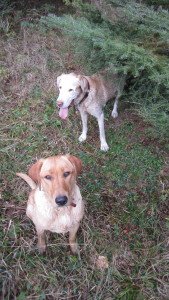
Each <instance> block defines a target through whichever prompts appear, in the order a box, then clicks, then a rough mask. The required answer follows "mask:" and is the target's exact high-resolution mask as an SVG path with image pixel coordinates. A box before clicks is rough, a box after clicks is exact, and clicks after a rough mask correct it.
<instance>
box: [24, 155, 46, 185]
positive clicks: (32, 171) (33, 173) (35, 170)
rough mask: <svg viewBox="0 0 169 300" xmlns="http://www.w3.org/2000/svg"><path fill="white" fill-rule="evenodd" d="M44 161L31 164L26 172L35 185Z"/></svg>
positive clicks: (38, 180)
mask: <svg viewBox="0 0 169 300" xmlns="http://www.w3.org/2000/svg"><path fill="white" fill-rule="evenodd" d="M43 162H44V159H40V160H38V161H37V162H36V163H35V164H33V165H32V166H31V167H30V168H29V171H28V175H29V176H30V177H31V178H32V179H33V181H35V182H36V183H39V182H40V175H39V174H40V170H41V167H42V165H43Z"/></svg>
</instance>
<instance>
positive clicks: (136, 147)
mask: <svg viewBox="0 0 169 300" xmlns="http://www.w3.org/2000/svg"><path fill="white" fill-rule="evenodd" d="M4 26H5V25H4ZM0 62H1V64H0V74H1V79H0V83H1V92H2V95H1V103H2V105H1V120H2V125H1V152H0V153H1V161H2V166H1V177H2V184H1V190H0V191H1V203H2V205H1V206H2V209H1V228H2V230H1V248H2V254H1V255H2V257H1V258H2V260H1V297H2V299H18V300H21V299H101V300H102V299H107V300H108V299H109V300H110V299H124V300H125V299H126V300H127V299H129V300H130V299H131V300H132V299H133V300H135V299H168V294H169V286H168V274H169V269H168V265H167V263H168V258H169V257H168V252H167V246H168V238H167V230H168V225H169V210H168V205H167V200H168V195H169V193H168V189H169V184H168V177H169V168H168V162H169V153H168V145H167V144H166V142H165V141H164V140H159V139H157V138H156V136H155V134H154V131H153V127H152V126H151V124H150V123H148V122H145V121H144V120H143V119H142V118H141V117H139V116H138V115H137V113H136V111H135V109H134V107H133V106H132V105H130V106H129V105H128V104H126V102H125V97H124V96H122V99H121V104H120V108H119V117H118V118H117V119H116V120H113V119H112V118H111V108H112V102H111V101H110V102H109V103H108V105H107V106H106V108H105V128H106V135H107V141H108V144H109V146H110V150H109V151H108V152H107V153H103V152H101V151H100V150H99V146H100V145H99V144H100V142H99V136H98V127H97V123H96V121H95V119H93V118H92V117H91V118H90V122H89V133H88V138H87V141H86V142H85V143H83V144H79V142H78V136H79V135H80V133H81V120H80V116H79V114H78V112H76V111H75V110H74V109H73V108H71V110H70V113H69V118H68V120H67V121H62V120H60V119H59V116H58V110H57V108H56V98H57V94H58V91H57V88H56V77H57V75H59V74H60V73H62V72H63V71H65V70H66V71H69V70H70V69H75V70H77V71H78V72H79V71H80V72H85V68H84V67H82V66H81V65H80V64H79V63H77V62H75V59H74V56H73V53H72V52H71V49H70V48H69V40H68V38H65V37H64V38H63V37H62V36H61V35H60V33H57V32H56V31H51V32H48V33H46V32H43V31H41V30H38V29H37V28H36V30H35V28H34V27H31V26H26V25H25V24H24V25H23V26H21V27H20V26H19V27H18V28H17V30H14V29H12V28H11V29H10V30H7V32H4V31H3V35H2V39H1V41H0ZM60 153H71V154H73V155H76V156H78V157H79V158H80V159H81V160H82V162H83V172H82V174H81V176H80V177H79V178H78V184H79V186H80V189H81V193H82V196H83V199H84V201H85V203H86V209H85V217H84V220H83V222H82V225H81V229H80V230H79V233H78V242H79V245H80V257H76V256H73V255H71V253H70V251H69V248H68V245H67V236H60V235H57V234H49V233H47V240H48V251H47V254H46V255H45V256H42V255H40V254H39V253H38V251H37V249H36V248H35V245H36V242H37V238H36V232H35V228H34V225H33V224H32V222H31V221H30V220H29V219H28V218H27V217H26V215H25V207H26V201H27V197H28V192H29V187H28V186H27V185H26V183H24V182H23V181H22V180H21V179H20V178H18V177H16V175H15V174H16V172H27V170H28V167H29V166H30V165H31V164H32V163H33V162H35V161H36V160H37V159H38V158H41V157H47V156H50V155H55V154H60ZM35 279H36V280H35Z"/></svg>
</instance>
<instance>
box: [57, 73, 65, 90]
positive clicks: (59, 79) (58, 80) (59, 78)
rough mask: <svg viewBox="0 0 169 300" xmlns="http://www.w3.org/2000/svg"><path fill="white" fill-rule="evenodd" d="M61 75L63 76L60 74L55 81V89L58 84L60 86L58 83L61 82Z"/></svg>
mask: <svg viewBox="0 0 169 300" xmlns="http://www.w3.org/2000/svg"><path fill="white" fill-rule="evenodd" d="M62 75H64V74H61V75H60V76H58V77H57V79H56V84H57V87H59V84H60V81H61V77H62Z"/></svg>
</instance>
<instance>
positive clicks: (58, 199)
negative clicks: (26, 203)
mask: <svg viewBox="0 0 169 300" xmlns="http://www.w3.org/2000/svg"><path fill="white" fill-rule="evenodd" d="M81 170H82V162H81V160H80V159H79V158H77V157H75V156H72V155H58V156H52V157H49V158H46V159H40V160H39V161H37V162H36V163H35V164H33V165H32V166H31V167H30V169H29V172H28V174H29V176H30V177H31V178H32V179H33V180H34V181H35V182H36V183H37V184H38V185H39V187H40V189H41V190H42V191H43V192H44V193H45V194H46V196H47V198H48V199H49V201H50V202H51V204H52V206H56V205H57V206H64V205H73V199H72V195H73V190H74V188H75V183H76V176H77V175H78V174H79V173H80V172H81Z"/></svg>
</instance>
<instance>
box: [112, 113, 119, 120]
mask: <svg viewBox="0 0 169 300" xmlns="http://www.w3.org/2000/svg"><path fill="white" fill-rule="evenodd" d="M111 116H112V117H113V118H114V119H116V118H117V117H118V112H117V111H112V113H111Z"/></svg>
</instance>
